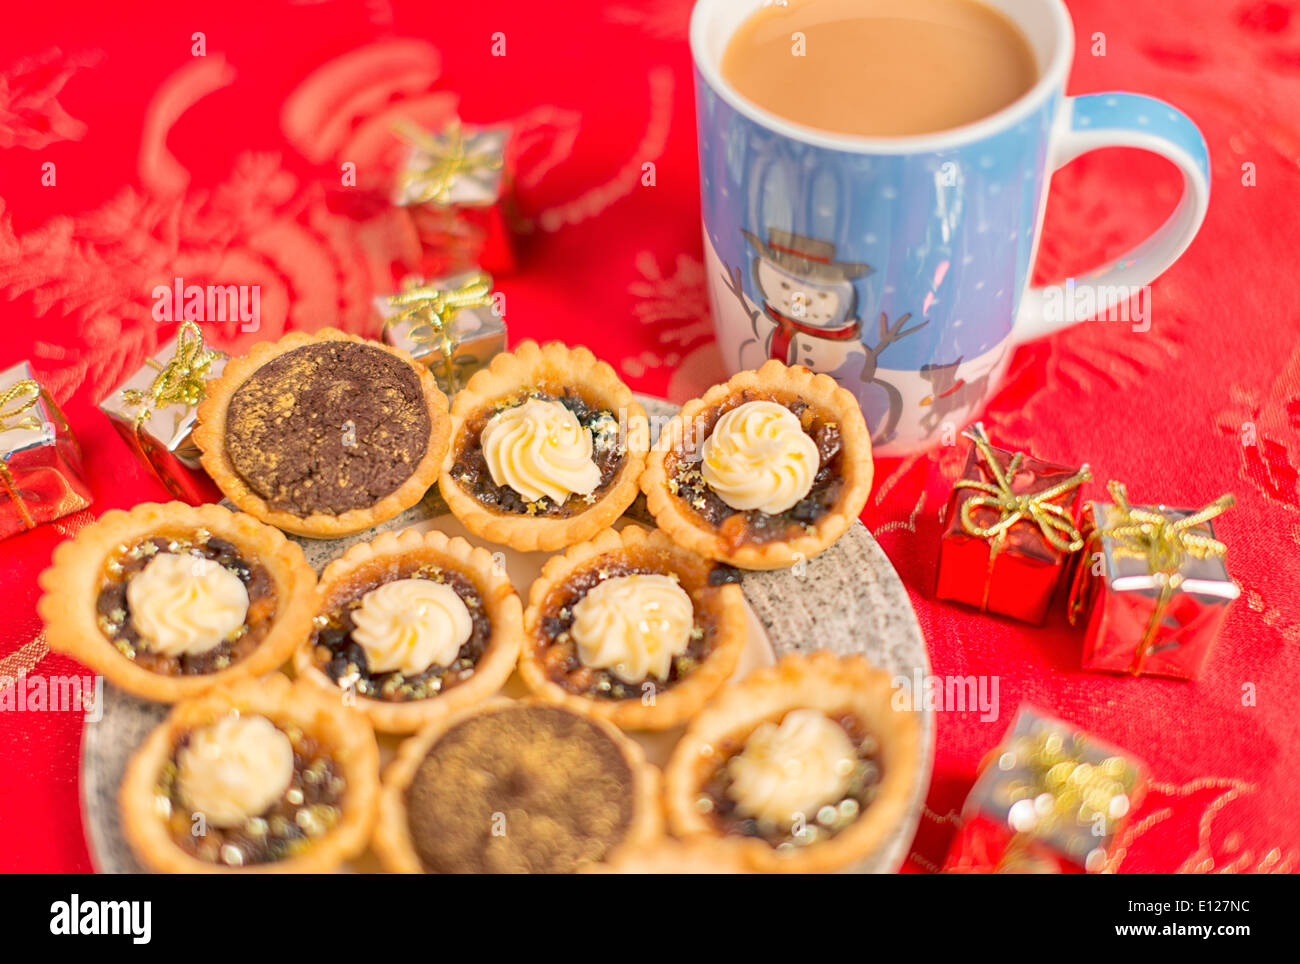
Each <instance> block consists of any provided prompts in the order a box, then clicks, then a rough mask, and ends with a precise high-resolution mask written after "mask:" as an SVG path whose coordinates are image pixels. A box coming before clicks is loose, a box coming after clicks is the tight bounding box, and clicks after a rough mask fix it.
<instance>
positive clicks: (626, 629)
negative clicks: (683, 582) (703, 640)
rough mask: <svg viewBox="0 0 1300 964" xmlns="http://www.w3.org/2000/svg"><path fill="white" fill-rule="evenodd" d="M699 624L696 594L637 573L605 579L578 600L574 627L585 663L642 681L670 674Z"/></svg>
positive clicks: (625, 679) (664, 579)
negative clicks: (696, 610)
mask: <svg viewBox="0 0 1300 964" xmlns="http://www.w3.org/2000/svg"><path fill="white" fill-rule="evenodd" d="M694 628H695V609H694V607H693V606H692V605H691V597H690V596H689V595H687V593H686V590H685V589H683V588H682V587H681V586H680V585H678V584H677V581H676V580H674V579H672V578H671V577H669V576H664V575H660V574H658V573H635V574H633V575H630V576H615V577H614V578H613V579H606V580H605V581H604V582H602V583H600V584H599V585H597V586H595V587H593V588H592V589H591V591H590V592H588V593H587V594H586V595H585V596H583V597H582V598H581V599H580V600H578V603H577V605H575V606H574V607H573V626H572V628H571V629H570V630H569V631H570V632H571V633H572V634H573V639H574V642H576V643H577V644H578V658H579V659H580V660H582V662H583V664H584V665H586V666H591V667H594V668H596V669H608V670H609V671H610V672H611V673H613V674H614V675H615V676H617V677H618V678H619V679H621V680H623V682H625V683H640V682H642V681H643V680H644V679H645V678H646V677H647V676H654V677H656V678H658V679H661V680H666V679H667V678H668V674H669V672H671V670H672V664H673V657H674V656H680V655H681V654H682V653H684V652H686V648H687V646H689V645H690V641H691V631H692V630H693V629H694Z"/></svg>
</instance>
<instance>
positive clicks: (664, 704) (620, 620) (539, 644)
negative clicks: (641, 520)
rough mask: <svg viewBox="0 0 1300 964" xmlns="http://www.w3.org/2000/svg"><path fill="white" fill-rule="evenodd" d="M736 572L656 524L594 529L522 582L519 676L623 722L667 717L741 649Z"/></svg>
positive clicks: (678, 713)
mask: <svg viewBox="0 0 1300 964" xmlns="http://www.w3.org/2000/svg"><path fill="white" fill-rule="evenodd" d="M739 577H740V573H739V571H738V570H735V569H732V568H731V567H729V566H721V565H717V564H716V563H714V562H713V561H711V560H709V559H705V558H704V557H702V556H697V555H696V554H695V553H693V552H689V551H688V550H686V549H683V548H681V547H680V546H678V545H676V544H675V543H673V541H672V540H671V539H669V538H668V537H667V536H666V535H664V534H663V533H662V532H659V531H658V530H647V529H643V528H641V527H640V526H635V525H629V526H627V527H626V528H624V529H623V530H622V531H621V532H616V531H614V530H613V529H606V530H605V531H604V532H602V533H601V534H600V535H598V536H597V537H596V538H595V539H592V540H591V541H590V542H584V543H581V544H580V545H576V546H573V547H572V548H570V549H569V551H568V552H566V553H565V554H564V555H562V556H553V557H552V558H551V559H550V560H548V561H547V563H546V566H545V568H543V569H542V574H541V576H540V577H539V578H538V579H537V580H536V581H535V582H534V583H533V586H532V590H531V592H530V594H529V602H528V611H527V612H526V613H525V614H524V647H523V652H522V654H521V656H520V662H519V675H520V676H521V677H522V678H523V680H524V682H525V683H527V684H528V687H529V688H530V689H531V690H532V691H533V692H534V693H536V694H537V695H538V696H540V697H542V698H543V699H546V700H549V701H551V702H554V703H561V704H563V705H565V706H568V707H571V708H572V709H575V710H577V711H578V712H580V713H586V714H588V715H590V716H596V717H600V718H602V719H607V720H609V721H610V722H612V723H614V724H616V725H617V726H621V727H623V728H625V729H645V730H663V729H668V728H669V727H673V726H676V725H678V724H679V723H682V722H683V721H685V720H686V719H688V718H690V717H691V716H692V715H694V714H695V712H696V711H697V710H699V708H700V707H701V706H703V705H704V702H705V700H707V699H708V698H709V697H710V696H712V695H713V693H714V692H715V691H716V690H717V689H718V687H720V686H721V685H722V684H723V683H724V682H726V680H727V678H728V677H729V676H731V674H732V672H733V671H734V670H735V668H736V663H737V662H738V661H739V659H740V654H741V652H742V651H743V650H744V648H745V629H746V617H745V603H744V597H743V596H742V594H741V591H740V586H739V585H738V584H737V583H738V581H739Z"/></svg>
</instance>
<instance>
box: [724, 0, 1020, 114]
mask: <svg viewBox="0 0 1300 964" xmlns="http://www.w3.org/2000/svg"><path fill="white" fill-rule="evenodd" d="M722 76H723V77H725V78H726V79H727V80H728V81H729V82H730V83H731V85H732V86H733V87H735V88H736V90H737V91H738V92H739V93H740V94H741V95H742V96H744V97H747V98H748V99H749V100H751V101H753V102H754V103H755V104H757V105H758V106H759V107H762V108H764V109H765V110H769V111H771V112H772V113H773V114H776V115H777V116H778V117H784V118H786V119H787V120H791V121H794V122H795V123H798V124H804V125H807V126H808V127H816V128H819V129H821V130H826V131H835V132H838V133H841V134H860V135H864V136H868V137H881V136H897V135H905V134H928V133H930V132H931V131H939V130H946V129H948V128H950V127H959V126H961V125H962V124H969V123H971V122H972V121H977V120H979V119H980V118H983V117H987V116H988V115H990V114H993V113H995V112H997V111H999V110H1001V109H1002V108H1004V107H1006V106H1007V105H1008V104H1010V103H1012V102H1013V101H1015V100H1017V99H1018V98H1019V97H1020V96H1021V95H1023V94H1024V93H1026V92H1027V91H1028V90H1029V89H1030V88H1031V87H1033V86H1034V82H1035V81H1036V80H1037V79H1038V68H1037V66H1036V64H1035V63H1034V54H1033V51H1032V50H1030V48H1029V42H1028V41H1027V40H1026V39H1025V37H1024V34H1022V33H1021V32H1020V29H1019V28H1018V27H1017V26H1016V25H1015V24H1014V23H1012V22H1011V21H1010V20H1008V19H1007V17H1006V16H1005V15H1003V14H1002V13H1000V12H999V11H997V10H994V9H993V8H992V7H989V6H986V5H985V4H983V3H980V2H978V0H781V2H773V3H771V4H768V5H765V6H762V7H760V8H759V9H758V10H756V11H755V12H754V13H752V14H750V16H749V17H748V19H746V20H745V21H744V22H743V23H741V25H740V27H739V28H738V29H737V30H736V32H735V33H734V34H733V35H732V37H731V40H730V42H729V43H728V44H727V49H726V53H725V54H723V58H722Z"/></svg>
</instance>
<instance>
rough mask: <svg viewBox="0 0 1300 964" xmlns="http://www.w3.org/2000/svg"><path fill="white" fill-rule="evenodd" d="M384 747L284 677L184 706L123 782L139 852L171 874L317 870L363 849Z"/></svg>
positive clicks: (343, 713) (362, 726)
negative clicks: (380, 757)
mask: <svg viewBox="0 0 1300 964" xmlns="http://www.w3.org/2000/svg"><path fill="white" fill-rule="evenodd" d="M378 796H379V747H378V744H377V743H376V742H375V735H374V732H373V731H372V730H371V729H370V727H369V726H367V725H366V723H365V721H364V720H358V718H357V717H356V715H355V714H351V713H349V712H348V711H347V710H346V709H344V708H343V707H342V706H341V705H340V703H339V701H338V700H337V699H331V698H330V697H329V696H326V695H325V694H323V693H322V692H321V691H320V690H318V689H316V688H315V687H311V686H306V685H303V684H301V683H299V684H297V685H294V684H292V683H290V682H289V680H288V678H287V677H285V676H283V675H281V674H279V673H276V674H274V675H272V676H268V677H267V678H266V679H264V680H244V681H242V682H240V683H237V684H235V685H233V686H229V687H222V688H220V689H216V690H212V691H211V692H209V693H205V694H203V695H202V696H200V697H198V698H197V699H193V700H188V701H186V702H182V703H178V704H177V705H176V706H175V707H173V709H172V712H171V714H170V715H169V716H168V717H167V719H166V720H164V721H163V722H162V723H161V724H160V725H159V726H158V727H157V728H156V729H155V730H154V731H153V732H152V733H151V734H150V735H149V737H148V738H147V739H146V740H145V742H144V743H143V744H141V746H140V748H139V749H138V750H136V752H135V755H134V756H133V757H132V758H131V762H130V764H129V765H128V766H127V770H126V775H125V777H124V778H123V780H122V788H121V792H120V795H119V802H120V806H121V811H122V827H123V830H124V832H125V834H126V838H127V840H128V842H129V843H130V844H131V848H132V849H133V850H134V851H135V853H136V855H137V856H138V857H139V858H140V860H141V861H142V862H143V863H144V864H146V865H147V866H149V867H150V868H151V869H153V870H157V871H162V872H166V873H211V872H223V871H224V872H232V871H244V872H267V871H274V872H280V873H319V872H323V871H329V870H333V869H335V868H336V867H337V866H338V865H339V864H340V863H342V862H343V861H345V860H347V859H349V858H351V857H354V856H356V855H357V854H359V853H360V852H361V851H363V850H364V849H365V847H366V842H367V840H368V838H369V835H370V831H371V828H372V826H373V824H374V816H375V810H376V806H377V801H378Z"/></svg>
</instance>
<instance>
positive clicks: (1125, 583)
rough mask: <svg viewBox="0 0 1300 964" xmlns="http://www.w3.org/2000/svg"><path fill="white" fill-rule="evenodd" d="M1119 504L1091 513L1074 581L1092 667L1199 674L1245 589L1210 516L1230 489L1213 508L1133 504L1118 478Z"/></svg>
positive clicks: (1075, 620)
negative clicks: (1230, 568)
mask: <svg viewBox="0 0 1300 964" xmlns="http://www.w3.org/2000/svg"><path fill="white" fill-rule="evenodd" d="M1109 488H1110V493H1111V497H1112V498H1113V499H1114V500H1115V501H1114V502H1113V503H1106V502H1092V503H1089V504H1088V507H1087V510H1086V513H1085V528H1086V530H1087V541H1088V548H1087V550H1086V551H1085V552H1084V553H1082V554H1081V555H1080V558H1079V563H1078V569H1077V570H1076V571H1075V576H1074V583H1073V585H1072V587H1071V590H1070V603H1069V606H1070V610H1069V614H1070V622H1071V623H1072V624H1079V623H1082V622H1084V621H1085V620H1086V623H1087V630H1086V634H1085V637H1084V648H1083V666H1084V668H1085V669H1091V670H1101V671H1103V672H1111V673H1131V674H1132V675H1134V676H1140V675H1146V676H1170V677H1174V678H1176V679H1196V678H1197V677H1198V676H1200V674H1201V670H1202V668H1203V667H1204V665H1205V660H1206V658H1207V657H1208V656H1209V654H1210V650H1211V649H1212V648H1213V646H1214V641H1215V640H1216V639H1217V638H1218V635H1219V630H1220V629H1221V628H1222V626H1223V621H1224V619H1225V618H1226V617H1227V614H1228V609H1229V607H1230V606H1231V605H1232V601H1233V600H1234V599H1236V598H1237V596H1239V595H1240V594H1241V589H1240V587H1239V586H1238V585H1237V584H1236V583H1235V582H1233V581H1232V579H1231V577H1230V576H1229V575H1228V570H1227V566H1226V563H1225V561H1224V557H1225V555H1226V553H1227V547H1226V546H1225V545H1224V544H1223V543H1222V542H1220V541H1219V540H1218V539H1216V538H1215V537H1214V527H1213V525H1212V523H1211V521H1210V520H1211V519H1213V518H1215V517H1216V516H1218V515H1219V514H1220V513H1222V512H1223V511H1224V510H1225V509H1227V508H1228V507H1230V506H1231V505H1232V503H1233V499H1232V496H1231V495H1225V496H1223V497H1222V498H1219V499H1216V500H1215V501H1214V502H1212V503H1210V504H1209V505H1208V506H1206V507H1205V508H1204V509H1200V510H1194V509H1171V508H1168V507H1167V506H1133V505H1130V504H1129V501H1128V495H1127V493H1126V492H1125V490H1124V486H1122V485H1121V484H1119V483H1118V482H1111V483H1110V486H1109Z"/></svg>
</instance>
